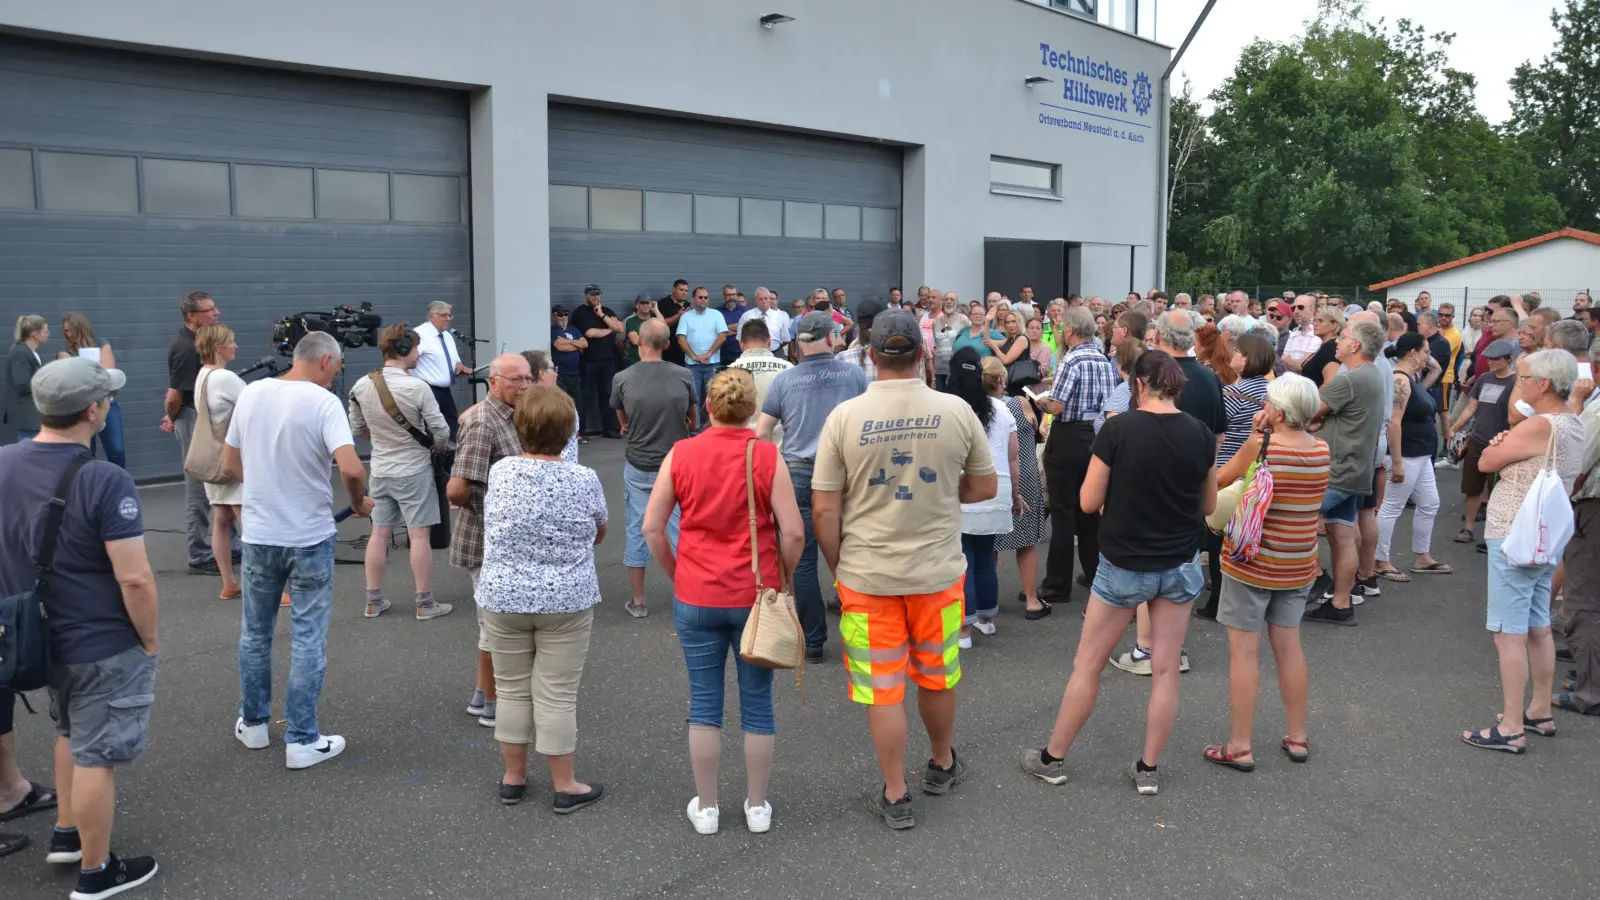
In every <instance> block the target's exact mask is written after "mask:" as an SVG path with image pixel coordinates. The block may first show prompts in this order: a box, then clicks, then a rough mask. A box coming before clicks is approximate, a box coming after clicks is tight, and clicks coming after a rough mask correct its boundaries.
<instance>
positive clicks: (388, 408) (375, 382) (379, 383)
mask: <svg viewBox="0 0 1600 900" xmlns="http://www.w3.org/2000/svg"><path fill="white" fill-rule="evenodd" d="M385 368H388V367H387V366H383V367H379V368H376V369H373V370H372V371H371V372H368V373H367V378H368V379H369V380H370V381H371V382H372V389H373V390H374V391H376V392H377V393H378V403H379V404H381V405H382V406H383V411H384V412H386V413H388V414H389V418H390V419H393V420H394V423H395V424H396V425H399V426H400V427H401V428H403V429H405V432H406V434H409V435H411V439H412V440H414V441H416V442H417V443H419V444H421V445H422V446H423V447H425V448H427V449H429V450H432V449H433V435H431V434H424V433H423V432H422V431H421V430H419V429H418V428H417V427H416V426H414V425H412V424H411V423H410V422H407V421H406V417H405V414H403V413H401V412H400V405H399V404H397V403H395V402H394V394H392V393H390V392H389V380H388V379H387V378H385V377H384V375H383V370H384V369H385ZM356 402H357V403H359V402H361V401H359V400H358V401H356Z"/></svg>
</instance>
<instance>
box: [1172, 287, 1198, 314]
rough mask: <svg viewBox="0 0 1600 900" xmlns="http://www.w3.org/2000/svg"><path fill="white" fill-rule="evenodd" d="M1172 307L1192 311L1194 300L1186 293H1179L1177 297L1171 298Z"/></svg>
mask: <svg viewBox="0 0 1600 900" xmlns="http://www.w3.org/2000/svg"><path fill="white" fill-rule="evenodd" d="M1172 306H1173V308H1174V309H1183V310H1188V309H1193V308H1194V299H1193V298H1191V297H1190V296H1189V295H1188V294H1187V293H1185V292H1183V291H1179V292H1178V294H1177V296H1175V297H1173V298H1172Z"/></svg>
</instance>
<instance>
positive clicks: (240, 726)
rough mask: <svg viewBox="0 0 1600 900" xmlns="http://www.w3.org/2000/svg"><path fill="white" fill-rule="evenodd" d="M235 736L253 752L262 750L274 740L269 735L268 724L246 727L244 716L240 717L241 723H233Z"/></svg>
mask: <svg viewBox="0 0 1600 900" xmlns="http://www.w3.org/2000/svg"><path fill="white" fill-rule="evenodd" d="M233 736H234V737H236V738H238V739H239V743H241V744H243V745H245V746H246V747H249V748H250V749H251V750H260V749H262V748H264V747H266V746H267V745H268V744H270V743H272V738H271V737H270V736H269V735H268V734H267V723H265V722H262V723H261V724H260V725H246V724H245V723H244V717H243V716H240V717H239V721H237V722H235V723H233Z"/></svg>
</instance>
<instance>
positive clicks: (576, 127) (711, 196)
mask: <svg viewBox="0 0 1600 900" xmlns="http://www.w3.org/2000/svg"><path fill="white" fill-rule="evenodd" d="M900 157H901V154H900V151H899V150H898V149H895V148H890V147H881V146H877V145H872V144H862V143H855V142H851V141H842V140H834V139H830V138H820V137H812V136H807V135H798V134H788V133H782V132H775V131H764V130H759V129H754V128H742V127H736V126H729V125H719V124H712V123H705V122H695V121H689V120H684V119H670V118H663V117H657V116H647V115H641V114H636V113H622V112H614V111H606V110H598V109H588V108H582V107H573V106H552V107H551V109H550V226H551V227H550V282H551V285H550V288H551V299H552V302H555V303H565V304H567V305H572V304H576V303H580V302H582V300H583V297H582V291H583V286H584V284H586V283H588V282H596V283H598V284H600V285H601V286H602V287H603V288H605V291H606V302H607V303H608V304H610V305H612V307H613V308H614V309H617V310H619V312H620V311H621V310H622V309H624V308H627V309H629V310H630V311H631V308H632V300H633V297H634V296H635V295H636V294H638V293H639V292H641V291H647V292H649V293H650V294H651V295H652V296H657V297H660V296H663V295H665V294H666V293H667V291H668V290H669V289H670V287H671V285H672V282H673V280H674V279H677V278H683V279H686V280H688V282H689V283H690V284H691V285H694V284H705V285H708V286H709V287H710V288H711V295H712V297H713V298H717V297H719V296H720V289H721V287H722V285H723V284H725V283H729V282H731V283H733V284H735V285H737V286H738V287H739V289H740V290H742V291H743V292H744V293H745V295H746V296H747V297H753V295H754V293H755V288H756V287H757V286H758V285H766V286H767V287H769V288H771V289H773V290H775V291H778V293H779V296H780V297H781V298H783V300H784V302H785V305H786V306H787V303H788V302H789V301H792V300H793V299H795V298H796V297H798V296H800V295H801V294H802V293H804V292H805V291H808V290H810V289H812V288H815V287H820V286H827V287H830V288H831V287H842V288H844V289H845V290H846V292H847V293H848V294H849V296H850V299H851V303H852V305H853V304H854V303H856V302H857V301H859V300H860V299H862V298H863V297H866V296H867V295H870V294H878V295H880V296H886V295H887V294H888V291H889V288H890V287H893V286H897V285H899V279H900V228H899V220H900V184H901V174H900ZM714 302H715V300H714Z"/></svg>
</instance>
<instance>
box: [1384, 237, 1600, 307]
mask: <svg viewBox="0 0 1600 900" xmlns="http://www.w3.org/2000/svg"><path fill="white" fill-rule="evenodd" d="M1557 238H1573V239H1575V240H1580V241H1583V242H1584V243H1586V244H1595V245H1597V246H1600V234H1595V233H1594V232H1592V231H1584V230H1582V229H1579V228H1563V229H1561V230H1560V231H1552V232H1550V233H1549V234H1541V235H1539V236H1538V237H1531V238H1528V239H1527V240H1525V241H1517V242H1516V243H1514V244H1507V245H1505V246H1504V247H1496V248H1495V249H1493V250H1485V251H1483V252H1482V253H1475V254H1473V255H1471V256H1464V257H1462V258H1461V259H1458V260H1455V261H1454V262H1447V263H1441V264H1439V265H1437V266H1432V267H1430V268H1427V269H1422V270H1420V271H1417V272H1412V273H1411V274H1410V275H1401V276H1400V277H1399V278H1391V279H1389V280H1388V281H1380V282H1378V283H1377V284H1374V285H1369V286H1368V287H1367V290H1369V291H1381V290H1385V289H1387V288H1391V287H1394V286H1395V285H1397V284H1405V283H1406V282H1408V281H1415V280H1417V279H1418V278H1423V277H1425V276H1428V275H1435V274H1438V273H1439V272H1444V271H1448V270H1450V269H1454V268H1457V267H1460V266H1464V265H1467V264H1469V263H1475V262H1481V261H1483V260H1486V259H1490V258H1492V257H1496V256H1500V255H1501V254H1503V253H1511V252H1513V251H1516V250H1522V249H1524V248H1527V247H1532V246H1533V245H1535V244H1543V243H1545V242H1546V241H1553V240H1556V239H1557Z"/></svg>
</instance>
